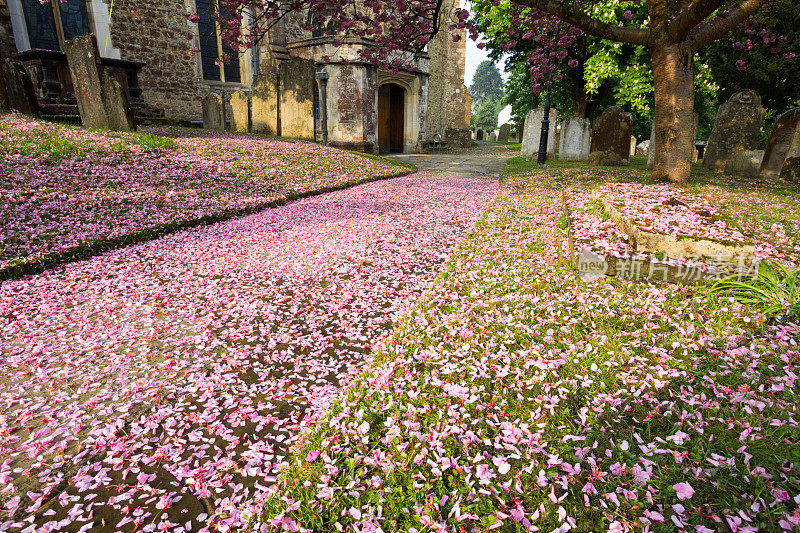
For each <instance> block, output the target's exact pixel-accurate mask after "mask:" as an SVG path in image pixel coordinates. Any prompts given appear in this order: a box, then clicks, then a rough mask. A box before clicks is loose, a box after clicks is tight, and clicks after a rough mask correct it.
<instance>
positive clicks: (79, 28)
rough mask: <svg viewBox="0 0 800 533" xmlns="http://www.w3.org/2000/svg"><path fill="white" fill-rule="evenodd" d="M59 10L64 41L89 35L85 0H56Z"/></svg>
mask: <svg viewBox="0 0 800 533" xmlns="http://www.w3.org/2000/svg"><path fill="white" fill-rule="evenodd" d="M58 7H59V9H60V10H61V26H62V27H63V28H64V40H68V39H72V38H73V37H78V36H79V35H86V34H87V33H89V17H88V15H87V14H86V2H85V0H66V1H63V2H62V1H61V0H58Z"/></svg>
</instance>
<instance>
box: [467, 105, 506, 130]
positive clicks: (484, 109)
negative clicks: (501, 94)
mask: <svg viewBox="0 0 800 533" xmlns="http://www.w3.org/2000/svg"><path fill="white" fill-rule="evenodd" d="M499 113H500V104H499V103H498V102H497V101H495V100H484V101H483V102H482V103H481V104H479V105H478V107H477V109H476V110H475V112H474V113H473V114H472V124H471V126H472V127H473V128H481V129H483V130H489V131H490V130H493V129H495V128H496V127H497V115H498V114H499Z"/></svg>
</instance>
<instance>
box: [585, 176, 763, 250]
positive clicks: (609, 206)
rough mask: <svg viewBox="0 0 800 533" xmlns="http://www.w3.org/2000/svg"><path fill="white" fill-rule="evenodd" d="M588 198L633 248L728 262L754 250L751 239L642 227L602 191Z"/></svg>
mask: <svg viewBox="0 0 800 533" xmlns="http://www.w3.org/2000/svg"><path fill="white" fill-rule="evenodd" d="M592 198H593V199H594V200H597V201H598V202H600V203H601V204H602V206H603V208H604V209H605V211H606V213H608V215H609V217H610V218H611V220H612V222H614V224H616V225H617V227H618V228H619V229H620V231H622V233H624V234H625V235H627V236H628V240H629V243H630V245H631V246H632V247H633V249H634V250H636V251H637V252H639V251H641V252H648V253H651V254H659V253H661V254H664V255H666V256H667V257H670V258H673V259H685V258H688V257H692V258H699V259H701V260H715V261H719V260H725V261H728V262H731V263H736V262H740V263H751V262H752V261H753V258H754V255H755V252H756V250H755V246H754V245H753V244H752V243H747V242H727V241H726V242H723V241H717V240H713V239H709V238H706V237H694V236H690V235H669V234H666V233H661V232H657V231H651V230H647V229H643V228H641V227H639V225H638V224H636V222H634V221H633V220H631V219H630V218H629V217H627V216H626V215H625V213H624V212H623V209H622V207H621V206H619V205H616V204H615V203H614V202H612V201H610V200H608V199H607V198H606V197H604V196H603V195H602V194H600V193H598V192H597V191H595V192H594V193H592Z"/></svg>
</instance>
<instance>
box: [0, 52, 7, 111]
mask: <svg viewBox="0 0 800 533" xmlns="http://www.w3.org/2000/svg"><path fill="white" fill-rule="evenodd" d="M0 109H8V96H7V95H6V76H5V74H4V73H3V66H2V63H0Z"/></svg>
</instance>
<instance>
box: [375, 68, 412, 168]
mask: <svg viewBox="0 0 800 533" xmlns="http://www.w3.org/2000/svg"><path fill="white" fill-rule="evenodd" d="M405 100H406V91H405V89H403V88H402V87H401V86H399V85H396V84H394V83H385V84H383V85H381V86H380V87H379V88H378V148H379V150H380V152H381V153H398V152H399V153H402V152H404V151H405V150H404V148H405V146H404V144H405V142H404V139H405V135H404V132H405Z"/></svg>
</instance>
